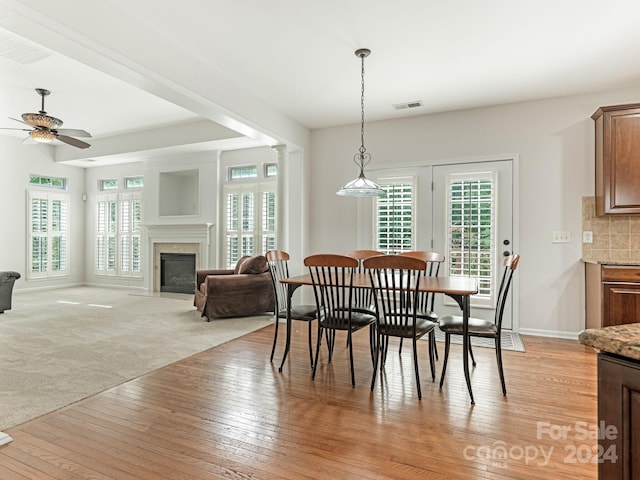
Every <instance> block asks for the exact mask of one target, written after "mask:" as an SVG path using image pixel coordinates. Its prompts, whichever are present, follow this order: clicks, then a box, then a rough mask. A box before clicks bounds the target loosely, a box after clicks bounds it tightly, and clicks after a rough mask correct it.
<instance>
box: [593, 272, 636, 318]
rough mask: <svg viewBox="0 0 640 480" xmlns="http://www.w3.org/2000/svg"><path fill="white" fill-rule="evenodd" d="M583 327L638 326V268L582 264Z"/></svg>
mask: <svg viewBox="0 0 640 480" xmlns="http://www.w3.org/2000/svg"><path fill="white" fill-rule="evenodd" d="M585 280H586V295H585V296H586V327H587V328H600V327H609V326H611V325H624V324H628V323H638V322H640V266H630V265H600V264H593V263H586V264H585Z"/></svg>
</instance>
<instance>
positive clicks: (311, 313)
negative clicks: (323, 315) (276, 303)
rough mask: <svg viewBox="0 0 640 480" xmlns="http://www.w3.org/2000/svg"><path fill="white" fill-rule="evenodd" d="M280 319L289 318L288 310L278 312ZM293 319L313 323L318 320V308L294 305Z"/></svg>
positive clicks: (292, 309)
mask: <svg viewBox="0 0 640 480" xmlns="http://www.w3.org/2000/svg"><path fill="white" fill-rule="evenodd" d="M278 318H287V309H286V308H285V309H283V310H280V312H278ZM291 318H292V319H293V320H307V321H313V320H315V319H316V306H315V305H292V306H291Z"/></svg>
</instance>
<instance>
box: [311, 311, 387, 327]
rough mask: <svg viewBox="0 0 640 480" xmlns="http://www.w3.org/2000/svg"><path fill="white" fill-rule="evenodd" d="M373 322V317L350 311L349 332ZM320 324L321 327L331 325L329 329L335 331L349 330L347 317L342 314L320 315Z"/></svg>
mask: <svg viewBox="0 0 640 480" xmlns="http://www.w3.org/2000/svg"><path fill="white" fill-rule="evenodd" d="M375 321H376V317H375V316H374V315H369V314H368V313H361V312H354V311H351V330H352V331H354V332H355V331H356V330H359V329H361V328H362V327H366V326H368V325H371V324H373V323H375ZM320 324H321V325H322V326H323V327H324V326H325V325H331V328H332V329H335V330H349V317H348V316H347V315H345V314H344V313H341V314H340V315H337V316H333V315H331V316H326V315H321V316H320Z"/></svg>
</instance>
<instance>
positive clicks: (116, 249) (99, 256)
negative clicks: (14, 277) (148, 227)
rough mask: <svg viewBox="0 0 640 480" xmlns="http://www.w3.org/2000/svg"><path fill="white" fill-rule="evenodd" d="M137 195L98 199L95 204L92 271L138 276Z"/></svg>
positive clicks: (138, 196) (139, 260)
mask: <svg viewBox="0 0 640 480" xmlns="http://www.w3.org/2000/svg"><path fill="white" fill-rule="evenodd" d="M141 219H142V202H141V195H140V193H126V194H123V193H120V194H109V195H101V196H99V197H98V202H97V221H98V225H97V235H96V271H97V273H98V274H102V275H118V276H135V277H139V276H141V275H142V244H141V229H140V224H141Z"/></svg>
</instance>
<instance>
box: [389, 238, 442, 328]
mask: <svg viewBox="0 0 640 480" xmlns="http://www.w3.org/2000/svg"><path fill="white" fill-rule="evenodd" d="M399 255H400V256H403V257H411V258H419V259H420V260H424V261H425V262H426V263H427V267H426V269H425V274H426V276H428V277H437V276H438V275H439V274H440V265H442V263H443V262H444V255H442V254H441V253H438V252H430V251H424V250H415V251H410V252H402V253H400V254H399ZM435 298H436V294H435V293H434V292H422V293H421V294H420V295H419V299H418V303H417V309H418V310H419V311H420V312H424V313H427V312H433V308H434V305H435ZM436 318H437V317H436Z"/></svg>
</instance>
